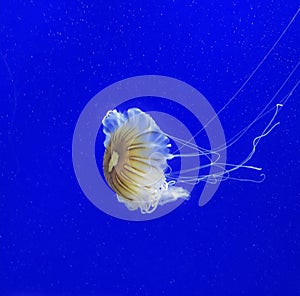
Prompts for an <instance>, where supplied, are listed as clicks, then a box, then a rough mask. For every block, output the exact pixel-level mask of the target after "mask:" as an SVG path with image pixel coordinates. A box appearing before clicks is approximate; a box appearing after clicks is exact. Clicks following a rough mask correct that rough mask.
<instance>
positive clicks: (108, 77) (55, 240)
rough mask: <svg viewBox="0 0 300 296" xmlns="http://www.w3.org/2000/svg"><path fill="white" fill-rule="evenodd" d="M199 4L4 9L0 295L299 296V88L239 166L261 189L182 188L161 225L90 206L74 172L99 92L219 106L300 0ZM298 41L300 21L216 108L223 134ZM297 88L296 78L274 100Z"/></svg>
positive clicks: (244, 117) (250, 113)
mask: <svg viewBox="0 0 300 296" xmlns="http://www.w3.org/2000/svg"><path fill="white" fill-rule="evenodd" d="M202 2H203V1H177V0H176V1H153V0H149V1H86V0H82V1H65V2H62V1H34V0H32V1H6V2H5V3H4V1H3V3H2V4H1V9H0V100H1V101H0V103H1V109H0V112H1V118H0V120H1V130H0V132H1V134H0V136H1V138H0V140H1V148H0V149H1V154H0V155H1V158H0V159H1V162H0V167H1V184H0V186H1V187H0V188H1V199H0V295H4V296H6V295H46V296H47V295H300V237H299V233H300V219H299V216H300V192H299V185H300V182H299V176H300V159H299V152H300V139H299V132H300V121H299V116H300V108H299V107H300V106H299V95H300V89H299V87H298V89H296V91H295V92H294V94H293V96H292V97H291V98H290V100H289V101H288V103H287V104H286V105H285V106H284V108H283V109H282V112H281V113H280V115H279V117H278V119H279V120H280V121H281V125H280V126H279V127H277V128H276V129H275V130H274V131H273V132H272V133H271V134H270V135H269V136H268V137H267V138H265V139H264V140H263V141H262V142H261V144H260V145H259V147H258V150H257V153H256V154H255V156H254V157H253V159H252V161H251V164H252V165H256V166H261V167H263V169H264V173H266V175H267V178H266V180H265V182H264V183H262V184H254V183H245V182H237V181H226V182H224V183H223V184H221V186H220V188H219V190H218V191H217V193H216V194H215V196H214V198H213V199H212V200H211V201H210V202H209V203H208V204H207V205H206V206H204V207H202V208H199V207H198V206H197V202H198V197H199V196H198V195H197V194H194V195H192V197H191V199H190V200H189V201H187V202H185V203H184V204H182V205H181V206H180V207H179V208H177V209H176V210H175V211H173V212H172V213H171V214H169V215H167V216H165V217H162V218H160V219H157V220H153V221H148V222H140V223H137V222H128V221H122V220H118V219H116V218H113V217H110V216H108V215H106V214H104V213H102V212H101V211H100V210H98V209H97V208H96V207H94V206H93V205H92V204H91V203H90V202H89V200H88V199H87V198H86V197H85V196H84V194H83V193H82V191H81V189H80V187H79V185H78V183H77V180H76V177H75V175H74V171H73V167H72V158H71V143H72V135H73V131H74V127H75V124H76V121H77V119H78V117H79V114H80V112H81V110H82V109H83V108H84V106H85V105H86V103H87V102H88V101H89V100H90V99H91V98H92V97H93V96H94V95H95V94H96V93H97V92H99V91H100V90H101V89H103V88H104V87H106V86H108V85H110V84H112V83H114V82H116V81H119V80H121V79H124V78H127V77H131V76H135V75H145V74H158V75H166V76H171V77H175V78H178V79H181V80H183V81H185V82H187V83H189V84H191V85H192V86H194V87H195V88H197V89H198V90H199V91H201V92H202V93H203V94H204V95H205V97H206V98H207V99H208V100H209V101H210V103H211V104H212V106H213V107H214V108H215V110H217V111H218V110H220V109H221V108H222V106H224V104H225V103H226V102H227V101H228V100H229V99H230V98H231V97H232V95H233V94H234V93H235V92H236V91H237V90H238V88H239V87H240V86H241V85H242V84H243V82H244V81H245V80H246V79H247V78H248V77H249V75H250V74H251V72H252V71H253V70H254V68H255V67H256V66H257V64H258V63H259V62H260V61H261V59H262V58H263V57H264V56H265V54H266V53H267V52H268V50H269V49H270V48H271V46H272V45H273V44H274V42H275V41H276V39H277V38H278V37H279V35H280V34H281V32H282V31H283V30H284V28H285V27H286V26H287V24H288V23H289V21H290V19H291V18H292V16H293V15H294V14H295V13H296V11H297V9H298V6H297V5H298V4H299V2H298V1H293V0H291V1H283V0H282V1H228V2H227V1H206V3H202ZM299 33H300V15H298V17H297V18H296V20H295V22H294V23H293V24H292V26H291V27H290V29H289V30H288V31H287V32H286V34H285V35H284V36H283V38H282V39H281V41H280V42H279V44H278V45H277V46H276V48H275V49H274V51H273V52H272V53H271V55H270V56H269V57H268V58H267V59H266V61H265V62H264V63H263V65H262V66H261V67H260V69H259V71H258V72H257V73H256V74H255V75H254V76H253V78H252V79H251V80H250V81H249V83H248V84H247V85H246V86H245V87H244V88H243V90H242V92H241V93H240V94H239V95H238V96H237V97H236V99H235V100H233V102H232V103H231V104H230V105H229V106H228V108H226V109H225V110H224V111H223V112H222V113H221V114H220V120H221V122H222V124H223V127H224V131H225V134H226V137H227V138H228V139H229V138H230V137H232V136H234V135H235V133H237V132H238V131H239V130H240V129H241V128H244V127H245V126H247V125H248V124H249V123H250V122H251V121H252V120H253V118H254V117H255V116H256V115H257V114H258V113H259V111H261V110H262V108H263V107H264V106H265V105H266V104H267V103H268V102H269V101H270V99H271V98H272V96H273V95H274V93H275V92H276V91H277V90H278V89H279V87H280V85H281V83H282V82H283V81H284V80H285V78H286V77H287V75H288V74H289V73H290V72H291V71H292V69H293V68H294V67H295V65H296V64H297V62H298V60H299V54H300V49H299ZM299 78H300V73H299V70H297V71H296V72H295V73H294V75H293V76H292V77H291V79H290V80H289V81H288V83H287V85H286V87H285V88H284V89H283V90H282V92H280V94H279V96H278V97H277V99H278V100H280V99H281V98H283V97H284V96H285V95H286V94H287V93H288V91H290V90H291V89H292V87H293V86H294V85H295V83H296V82H297V81H299ZM278 100H277V101H278ZM277 101H274V102H275V103H276V102H277ZM167 111H169V112H172V110H167ZM270 115H271V114H270ZM268 120H269V118H268V117H266V118H264V119H263V120H261V121H259V122H258V123H257V124H255V125H254V126H253V127H252V128H251V131H249V133H247V135H246V136H245V137H244V138H243V139H242V140H240V141H239V142H238V143H237V144H236V145H235V146H234V147H232V149H229V150H228V161H229V162H233V163H238V162H239V161H241V160H242V159H243V157H245V156H246V155H247V153H248V152H249V151H250V149H251V141H252V139H253V137H255V136H256V135H258V134H259V133H260V132H261V130H262V129H263V128H264V127H265V125H266V123H267V122H268ZM238 176H240V177H249V176H251V177H254V178H255V177H257V175H254V176H252V173H251V172H247V171H241V172H239V173H238Z"/></svg>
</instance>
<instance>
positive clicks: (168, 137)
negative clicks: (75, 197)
mask: <svg viewBox="0 0 300 296" xmlns="http://www.w3.org/2000/svg"><path fill="white" fill-rule="evenodd" d="M299 13H300V8H298V10H297V11H296V13H295V14H294V16H293V17H292V18H291V19H290V21H289V23H288V24H287V26H286V27H285V28H284V30H283V31H282V33H281V34H280V36H279V37H278V38H277V39H276V41H275V43H274V44H273V45H272V46H271V47H270V49H269V50H268V51H267V53H266V54H265V55H264V56H263V58H262V60H261V61H260V62H259V63H258V64H257V66H256V67H255V68H254V70H253V71H252V72H251V73H250V75H249V76H247V78H246V80H245V81H244V82H243V83H242V85H241V86H240V87H239V88H238V89H237V91H236V92H235V93H234V94H233V96H232V97H230V98H229V99H228V100H227V101H226V103H225V105H224V106H223V107H221V109H220V110H219V111H218V112H213V113H210V116H211V117H209V118H208V121H206V120H205V122H202V121H201V120H199V123H201V124H202V128H201V129H199V130H198V131H196V134H193V135H192V138H191V139H186V138H184V139H183V138H180V136H179V135H178V134H176V133H175V134H172V133H173V132H169V131H168V130H167V129H165V128H163V127H162V125H160V124H159V121H158V120H157V118H156V117H155V116H153V118H152V117H151V116H150V114H148V113H146V112H144V111H143V110H140V109H138V108H130V109H128V110H119V109H118V108H119V107H118V106H120V105H121V104H122V103H124V102H125V101H126V100H128V99H132V98H138V97H143V96H147V97H151V96H154V97H162V98H167V99H169V100H173V99H174V89H173V88H172V87H173V86H174V85H175V86H176V87H175V92H176V91H178V90H179V92H180V95H178V94H176V96H175V102H177V103H180V104H182V106H183V107H186V105H185V103H184V100H185V99H186V100H187V101H188V100H189V98H190V97H185V96H183V97H182V89H183V88H184V89H186V83H183V82H182V81H178V80H176V79H173V78H171V77H164V76H159V75H154V76H153V75H142V76H137V77H132V78H128V79H124V80H122V81H119V82H116V83H114V84H112V85H110V86H108V87H107V88H105V89H104V90H102V91H100V92H99V93H98V94H97V95H96V96H95V97H94V98H93V99H92V100H90V101H89V103H88V104H87V105H86V107H85V108H84V110H83V111H82V113H81V115H80V117H79V119H78V122H77V125H76V128H75V131H74V136H73V146H72V147H73V148H72V158H73V165H74V170H75V173H76V177H77V180H78V182H79V184H80V186H81V188H82V190H83V191H84V193H85V194H86V196H87V197H88V198H89V199H90V200H91V202H92V203H93V204H94V205H95V206H96V207H98V208H99V209H101V210H102V211H104V212H106V213H107V214H109V215H112V216H114V217H118V218H121V219H126V220H132V221H133V220H134V221H136V220H138V221H140V220H149V219H153V218H157V217H160V216H162V215H165V214H166V213H169V212H170V211H171V210H172V209H174V208H175V207H176V206H177V205H178V204H180V199H181V200H188V199H189V198H190V196H191V195H192V189H190V188H193V186H195V185H196V184H198V183H200V182H204V183H208V184H205V186H204V190H205V188H207V187H208V186H207V185H209V187H210V188H213V190H212V191H213V192H212V193H209V194H208V195H207V196H208V198H206V199H202V200H203V201H201V197H202V196H203V194H202V195H201V197H200V199H199V206H202V205H204V204H206V203H207V202H208V201H209V200H210V199H211V197H212V196H213V194H214V193H215V192H216V188H218V185H219V183H220V182H221V181H225V180H228V179H233V180H238V181H250V182H257V183H260V182H263V180H264V179H265V175H264V174H262V173H261V170H262V168H261V167H259V166H253V165H252V164H251V163H250V162H251V160H252V158H253V156H254V154H255V153H256V150H257V146H258V144H259V143H260V142H261V140H262V139H263V138H264V137H266V136H268V135H269V134H270V133H271V132H272V131H273V129H274V128H276V126H278V125H279V122H278V121H277V115H278V113H279V112H280V110H281V108H282V107H283V106H284V105H285V104H286V103H287V102H288V100H289V99H290V97H291V96H292V95H293V93H294V91H295V90H296V88H298V86H299V85H300V80H299V79H298V77H294V78H296V80H297V81H296V83H295V84H294V85H293V86H292V87H291V86H289V84H290V81H291V80H292V77H293V76H295V74H296V73H297V72H296V71H297V70H298V69H299V68H300V67H299V66H300V61H299V60H298V59H297V61H296V65H294V67H293V68H292V69H291V71H290V72H289V74H288V76H287V77H286V78H285V80H284V81H283V83H282V84H281V85H280V86H279V88H277V91H276V92H275V94H274V95H273V97H270V98H269V97H268V101H267V103H266V105H265V106H264V107H262V109H261V111H260V112H259V114H258V115H256V116H255V118H254V119H253V120H252V121H250V123H247V125H246V126H245V127H244V128H242V129H241V130H239V131H238V132H237V133H236V134H235V135H234V136H233V137H231V138H229V139H226V140H225V138H224V141H223V140H222V141H220V142H219V143H220V145H219V146H217V145H211V146H210V147H206V148H204V147H201V146H199V144H201V142H197V143H196V142H195V141H194V139H195V138H196V137H197V135H198V134H200V133H201V132H202V131H203V130H204V131H207V129H206V128H207V127H208V128H211V127H212V126H213V123H214V120H215V119H217V120H218V116H219V115H220V113H221V112H223V111H224V110H225V109H226V108H227V107H228V106H229V105H230V104H231V103H232V102H233V101H234V100H235V99H236V98H237V97H238V95H239V94H240V93H241V92H242V91H243V90H244V88H245V86H246V85H247V84H248V83H249V81H251V80H252V78H253V77H254V75H255V74H256V73H257V72H258V70H259V69H261V66H262V65H263V64H264V62H265V61H266V60H267V58H268V57H269V56H270V54H271V53H272V52H273V50H274V48H275V47H276V46H277V44H279V42H280V41H281V40H282V39H283V36H285V33H286V32H287V31H288V30H289V28H290V27H291V26H292V24H293V23H294V21H295V19H296V18H297V16H298V15H299ZM166 85H167V86H168V87H167V89H166V90H165V89H164V88H165V87H166ZM285 88H289V89H290V91H289V92H288V93H287V94H286V95H285V96H283V97H281V98H280V99H278V97H279V95H281V93H282V92H283V91H284V89H285ZM169 89H170V90H169ZM187 89H189V90H191V93H197V90H196V89H193V88H192V87H191V86H188V87H187ZM166 94H167V96H166ZM169 95H170V96H169ZM179 98H180V99H179ZM204 99H205V98H204ZM188 102H190V101H188ZM195 105H197V104H193V105H190V104H189V107H191V106H192V108H193V107H194V106H195ZM103 106H106V108H107V109H106V108H103ZM192 108H187V109H188V110H189V111H191V112H192V113H193V110H192ZM107 110H109V111H108V112H107ZM199 110H202V109H197V112H198V114H199V112H200V111H199ZM204 112H205V110H204ZM170 115H171V114H170ZM267 116H269V119H268V120H267V121H266V122H267V124H266V126H265V128H263V129H262V131H260V132H257V135H256V136H254V138H253V140H252V147H251V145H250V148H249V152H248V154H246V156H245V157H243V158H242V159H241V160H240V161H238V162H237V163H228V162H227V161H226V157H225V158H224V157H222V156H224V154H225V155H226V151H227V150H226V149H228V148H230V147H232V146H233V145H234V144H235V143H237V142H238V141H239V140H240V139H241V138H242V137H243V136H244V135H245V134H246V133H247V131H248V130H249V129H250V128H251V127H252V126H253V125H254V124H255V123H256V122H258V121H259V120H261V119H262V118H264V119H265V118H266V117H267ZM196 117H197V116H196ZM197 118H198V119H199V118H200V117H199V116H198V117H197ZM101 122H102V127H103V132H104V134H105V141H104V146H105V151H104V155H103V175H104V178H101V176H100V174H101V173H100V170H99V167H98V166H97V163H96V162H95V152H96V153H97V151H96V150H95V137H96V135H97V134H98V130H99V126H100V125H101ZM160 126H161V127H160ZM87 127H88V129H89V130H88V132H87ZM174 144H176V145H174ZM210 144H211V143H210ZM174 146H175V150H174ZM186 150H190V151H189V152H186ZM100 157H101V156H100ZM200 157H201V161H200V162H197V161H195V162H193V161H191V162H189V161H188V163H189V164H191V166H190V167H187V168H186V167H184V168H183V169H182V168H180V170H176V169H177V168H175V167H173V166H172V161H173V159H176V158H180V159H181V160H183V159H186V158H199V159H200ZM202 159H204V160H205V161H203V162H202ZM225 162H226V163H225ZM210 168H214V169H210ZM215 168H216V169H217V170H216V169H215ZM239 169H248V170H254V171H256V172H257V171H258V173H259V177H258V178H241V177H239V176H238V177H237V176H236V175H235V174H234V172H235V171H237V170H239ZM87 172H88V173H87ZM207 172H208V173H207ZM99 177H100V178H99ZM105 181H106V184H105ZM211 184H212V186H210V185H211ZM106 185H108V186H106ZM190 185H191V186H190ZM103 186H105V188H104V187H103ZM108 187H110V188H111V189H112V190H113V191H114V192H115V194H116V200H117V201H119V202H120V203H123V204H125V206H126V207H127V208H128V209H129V210H130V211H122V210H120V209H121V207H118V206H116V200H113V199H111V198H110V199H108V198H102V196H103V192H105V193H107V192H109V191H108V190H109V188H108ZM204 190H203V191H204ZM176 201H179V202H178V203H176ZM172 203H173V204H172ZM166 204H170V206H169V207H168V206H165V207H164V205H166ZM160 206H161V207H163V208H162V209H161V211H155V210H156V209H157V208H158V207H160ZM124 208H125V207H124ZM139 212H141V213H143V214H151V213H153V215H140V214H139Z"/></svg>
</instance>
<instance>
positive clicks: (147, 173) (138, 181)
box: [102, 108, 189, 213]
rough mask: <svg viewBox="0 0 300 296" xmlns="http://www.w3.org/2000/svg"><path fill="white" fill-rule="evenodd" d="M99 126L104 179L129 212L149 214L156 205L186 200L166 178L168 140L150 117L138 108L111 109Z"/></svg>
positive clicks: (182, 193) (180, 190) (184, 192)
mask: <svg viewBox="0 0 300 296" xmlns="http://www.w3.org/2000/svg"><path fill="white" fill-rule="evenodd" d="M102 124H103V132H104V134H105V135H106V138H105V141H104V146H105V153H104V157H103V172H104V176H105V179H106V181H107V183H108V184H109V186H110V187H111V188H112V189H113V190H114V191H115V192H116V194H117V198H118V200H119V201H120V202H122V203H124V204H125V205H126V206H127V208H128V209H129V210H136V209H140V211H141V212H142V213H151V212H153V211H154V210H155V209H156V208H157V206H158V205H163V204H166V203H169V202H172V201H175V200H177V199H178V198H188V197H189V192H188V191H187V190H185V189H183V188H182V187H177V186H174V183H175V182H173V181H168V180H167V179H166V176H165V171H166V169H167V167H168V164H167V160H168V159H170V158H171V157H172V155H171V154H170V150H169V148H170V141H169V138H168V137H167V136H166V135H165V134H164V133H163V132H162V131H161V130H160V128H159V127H158V125H157V124H156V123H155V121H154V120H153V119H152V118H151V116H150V115H148V114H146V113H144V112H142V111H141V110H140V109H138V108H131V109H128V110H127V111H126V112H124V113H121V112H117V111H116V110H113V111H109V112H108V113H107V114H106V116H105V117H104V119H103V121H102Z"/></svg>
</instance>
